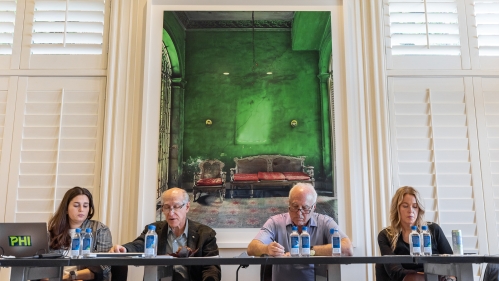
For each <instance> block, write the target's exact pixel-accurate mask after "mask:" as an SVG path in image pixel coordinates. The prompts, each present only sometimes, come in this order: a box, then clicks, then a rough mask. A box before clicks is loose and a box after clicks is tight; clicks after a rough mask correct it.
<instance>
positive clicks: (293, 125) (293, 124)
mask: <svg viewBox="0 0 499 281" xmlns="http://www.w3.org/2000/svg"><path fill="white" fill-rule="evenodd" d="M296 126H298V121H296V120H291V127H293V128H294V127H296Z"/></svg>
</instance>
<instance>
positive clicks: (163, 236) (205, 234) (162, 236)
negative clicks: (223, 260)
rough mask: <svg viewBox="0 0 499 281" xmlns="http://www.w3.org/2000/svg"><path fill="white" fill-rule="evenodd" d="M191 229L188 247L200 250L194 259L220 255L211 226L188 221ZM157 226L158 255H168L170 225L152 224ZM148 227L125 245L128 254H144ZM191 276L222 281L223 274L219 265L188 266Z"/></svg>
mask: <svg viewBox="0 0 499 281" xmlns="http://www.w3.org/2000/svg"><path fill="white" fill-rule="evenodd" d="M188 221H189V229H188V230H187V233H188V236H187V247H189V248H191V249H192V250H195V249H198V251H197V253H195V254H194V257H209V256H217V255H218V246H217V238H216V237H215V235H216V232H215V231H214V230H213V229H212V228H211V227H209V226H206V225H204V224H200V223H198V222H195V221H192V220H188ZM152 224H154V225H155V226H156V233H157V234H158V255H165V254H166V245H167V244H168V224H167V222H166V221H160V222H155V223H152ZM147 227H148V225H146V227H145V228H144V231H142V233H141V234H140V236H139V237H137V238H135V240H133V241H132V242H130V243H126V244H125V245H123V247H125V248H126V249H127V252H143V251H144V237H145V236H146V233H147V231H148V229H147ZM187 268H188V270H189V276H190V278H191V280H192V281H205V280H214V281H220V279H221V278H222V273H221V271H220V266H219V265H199V266H194V265H193V266H188V267H187Z"/></svg>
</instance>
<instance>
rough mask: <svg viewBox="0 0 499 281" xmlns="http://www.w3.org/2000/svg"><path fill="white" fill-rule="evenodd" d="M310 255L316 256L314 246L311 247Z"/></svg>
mask: <svg viewBox="0 0 499 281" xmlns="http://www.w3.org/2000/svg"><path fill="white" fill-rule="evenodd" d="M310 255H311V256H315V250H314V246H312V247H310Z"/></svg>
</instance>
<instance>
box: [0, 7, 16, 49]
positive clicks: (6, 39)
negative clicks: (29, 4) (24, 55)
mask: <svg viewBox="0 0 499 281" xmlns="http://www.w3.org/2000/svg"><path fill="white" fill-rule="evenodd" d="M16 4H17V3H16V1H15V0H8V1H5V0H0V55H10V54H12V44H13V43H14V26H15V23H16Z"/></svg>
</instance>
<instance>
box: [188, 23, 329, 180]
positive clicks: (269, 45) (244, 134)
mask: <svg viewBox="0 0 499 281" xmlns="http://www.w3.org/2000/svg"><path fill="white" fill-rule="evenodd" d="M268 72H271V73H272V74H267V73H268ZM224 73H228V75H224ZM318 75H319V52H318V51H317V50H314V51H312V50H311V51H293V50H292V40H291V32H290V31H255V32H253V31H251V30H245V31H220V30H217V31H213V30H211V31H210V30H202V31H188V32H187V33H186V42H185V79H186V81H187V84H186V86H185V96H184V139H183V161H184V181H192V173H193V171H194V170H195V169H196V166H197V163H198V161H199V160H201V159H213V158H216V159H219V160H221V161H223V162H224V163H225V165H226V166H225V170H226V171H227V172H228V171H229V168H231V167H234V161H233V158H234V157H244V156H250V155H261V154H282V155H292V156H306V161H305V164H306V165H312V166H314V167H315V171H316V178H322V180H331V170H332V168H331V159H330V158H329V159H323V158H324V157H323V154H322V147H323V142H324V138H323V132H322V130H323V129H322V128H323V126H322V124H323V122H324V121H323V113H322V111H321V102H322V100H323V99H324V97H322V96H321V90H320V81H319V78H318ZM326 98H327V96H326ZM206 119H211V120H212V122H213V124H212V125H211V126H207V125H206V124H205V121H206ZM293 119H295V120H297V121H298V126H297V127H295V128H292V127H291V125H290V122H291V120H293ZM326 119H327V120H325V122H326V123H327V124H329V119H328V118H326ZM328 126H329V125H328ZM328 133H329V132H328ZM326 141H327V142H328V143H327V146H329V145H330V136H327V137H326Z"/></svg>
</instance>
